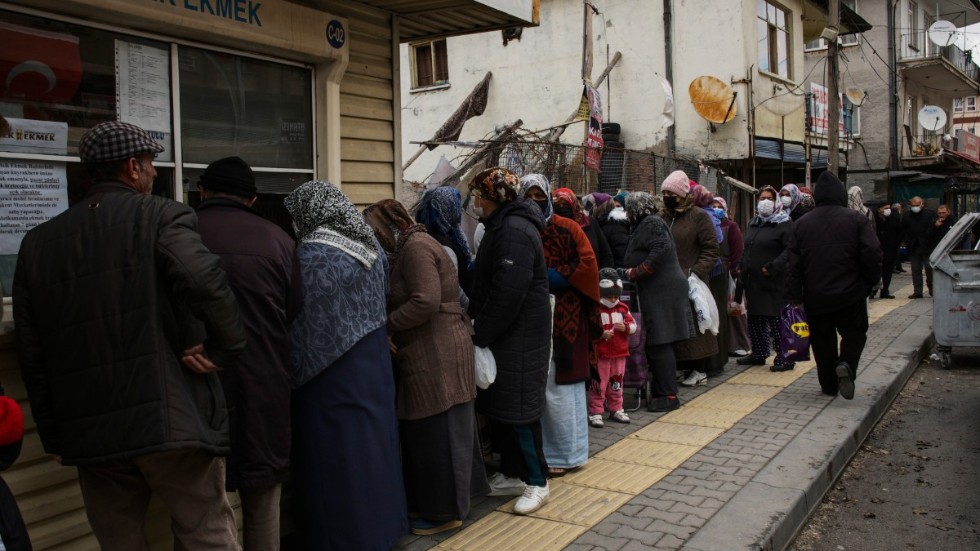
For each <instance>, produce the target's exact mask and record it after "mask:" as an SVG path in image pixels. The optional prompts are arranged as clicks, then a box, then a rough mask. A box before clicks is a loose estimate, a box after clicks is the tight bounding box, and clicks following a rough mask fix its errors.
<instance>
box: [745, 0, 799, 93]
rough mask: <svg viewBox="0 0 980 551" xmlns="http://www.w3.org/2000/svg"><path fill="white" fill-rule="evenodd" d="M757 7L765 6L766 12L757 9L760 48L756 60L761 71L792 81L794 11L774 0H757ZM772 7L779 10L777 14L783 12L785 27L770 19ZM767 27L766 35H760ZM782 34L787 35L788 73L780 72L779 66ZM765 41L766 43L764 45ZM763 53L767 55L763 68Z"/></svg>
mask: <svg viewBox="0 0 980 551" xmlns="http://www.w3.org/2000/svg"><path fill="white" fill-rule="evenodd" d="M757 1H758V3H757V8H761V7H763V6H764V7H765V8H766V9H765V13H764V14H762V13H759V10H758V9H757V10H756V14H755V18H756V26H757V29H756V39H757V42H756V45H757V48H758V55H757V57H756V61H757V62H758V63H759V71H760V72H762V73H766V74H769V75H773V76H775V77H778V78H781V79H784V80H788V81H792V80H793V75H794V72H795V71H794V70H793V69H794V67H793V32H794V29H793V24H792V22H793V15H792V14H793V12H792V11H791V10H789V9H787V8H785V7H783V6H782V5H780V4H777V3H775V2H772V1H770V0H757ZM770 8H772V9H773V10H776V11H777V15H778V14H779V13H782V16H783V27H779V26H778V25H777V23H776V22H770V21H769V13H770V11H771V10H770ZM761 25H765V27H766V36H765V37H764V38H763V37H762V36H760V34H761V31H762V27H761ZM780 36H784V37H785V48H786V73H785V74H783V73H781V72H780V67H779V61H780V59H779V41H778V38H779V37H780ZM763 41H765V44H764V45H763ZM763 55H765V65H766V68H765V69H763V68H762V65H763Z"/></svg>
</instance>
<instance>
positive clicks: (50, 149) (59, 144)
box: [0, 118, 68, 155]
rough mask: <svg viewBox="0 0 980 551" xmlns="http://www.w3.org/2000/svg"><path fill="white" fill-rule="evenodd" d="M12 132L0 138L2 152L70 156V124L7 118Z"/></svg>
mask: <svg viewBox="0 0 980 551" xmlns="http://www.w3.org/2000/svg"><path fill="white" fill-rule="evenodd" d="M6 120H7V123H8V124H9V125H10V130H9V131H8V132H7V134H6V135H4V136H0V151H9V152H11V153H35V154H42V155H67V154H68V123H67V122H51V121H35V120H30V119H13V118H7V119H6Z"/></svg>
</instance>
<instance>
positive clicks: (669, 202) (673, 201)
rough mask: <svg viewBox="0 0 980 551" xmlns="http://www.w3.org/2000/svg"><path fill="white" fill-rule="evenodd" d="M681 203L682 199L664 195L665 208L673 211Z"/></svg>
mask: <svg viewBox="0 0 980 551" xmlns="http://www.w3.org/2000/svg"><path fill="white" fill-rule="evenodd" d="M680 203H681V199H680V197H674V196H673V195H664V206H665V207H667V208H669V209H671V210H673V209H676V208H677V205H679V204H680Z"/></svg>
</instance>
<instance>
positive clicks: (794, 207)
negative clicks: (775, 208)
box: [779, 184, 813, 222]
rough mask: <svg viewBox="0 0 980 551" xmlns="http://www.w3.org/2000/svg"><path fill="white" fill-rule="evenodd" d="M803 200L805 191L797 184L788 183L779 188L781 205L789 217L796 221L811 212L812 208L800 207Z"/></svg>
mask: <svg viewBox="0 0 980 551" xmlns="http://www.w3.org/2000/svg"><path fill="white" fill-rule="evenodd" d="M802 201H803V192H802V191H800V188H798V187H796V184H786V185H785V186H783V187H782V188H780V190H779V205H780V206H781V207H782V209H783V212H785V213H786V214H789V218H790V220H792V221H794V222H795V221H796V220H797V219H799V217H801V216H803V215H804V214H806V213H808V212H810V210H811V209H812V208H813V207H810V209H807V208H805V207H804V208H800V205H801V203H802Z"/></svg>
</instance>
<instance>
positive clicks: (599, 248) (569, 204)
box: [551, 187, 613, 269]
mask: <svg viewBox="0 0 980 551" xmlns="http://www.w3.org/2000/svg"><path fill="white" fill-rule="evenodd" d="M551 203H552V206H553V208H554V210H555V214H557V215H559V216H563V217H565V218H568V219H571V220H575V221H576V222H577V223H578V225H579V226H580V227H581V228H582V231H584V232H585V236H586V237H588V238H589V245H591V246H592V252H594V253H595V257H596V261H597V262H598V264H599V268H600V269H601V268H612V267H613V255H612V249H610V248H609V242H608V241H607V240H606V235H605V234H604V233H603V232H602V229H600V228H599V224H598V223H597V222H596V221H595V220H593V219H592V218H590V217H589V216H588V215H587V214H585V213H584V212H582V207H581V205H580V204H579V201H578V198H577V197H575V192H574V191H572V190H571V189H569V188H567V187H562V188H558V189H556V190H555V191H554V192H552V194H551Z"/></svg>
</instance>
